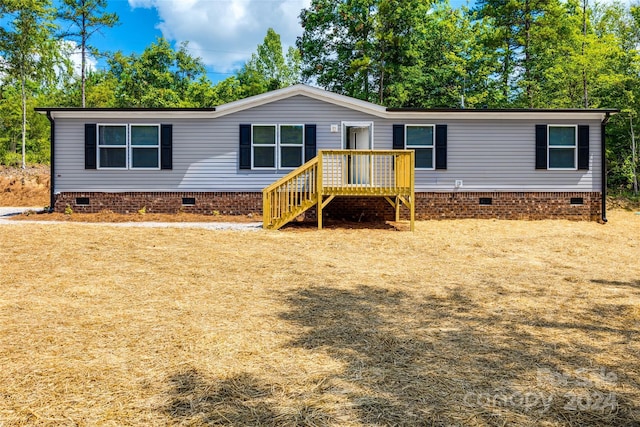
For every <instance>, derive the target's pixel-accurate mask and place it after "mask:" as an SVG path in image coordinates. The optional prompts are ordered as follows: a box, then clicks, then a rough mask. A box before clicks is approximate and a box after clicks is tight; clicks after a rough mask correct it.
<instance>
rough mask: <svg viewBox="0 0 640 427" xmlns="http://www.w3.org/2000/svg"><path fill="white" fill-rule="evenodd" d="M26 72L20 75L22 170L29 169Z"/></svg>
mask: <svg viewBox="0 0 640 427" xmlns="http://www.w3.org/2000/svg"><path fill="white" fill-rule="evenodd" d="M26 80H27V79H26V76H25V75H24V71H22V73H20V86H21V90H22V169H26V168H27V89H26V86H27V81H26Z"/></svg>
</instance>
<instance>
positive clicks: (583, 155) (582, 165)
mask: <svg viewBox="0 0 640 427" xmlns="http://www.w3.org/2000/svg"><path fill="white" fill-rule="evenodd" d="M602 155H603V156H604V153H602ZM578 169H584V170H589V126H587V125H579V126H578Z"/></svg>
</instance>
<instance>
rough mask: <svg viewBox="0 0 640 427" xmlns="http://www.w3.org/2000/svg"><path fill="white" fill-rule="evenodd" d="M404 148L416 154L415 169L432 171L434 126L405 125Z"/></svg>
mask: <svg viewBox="0 0 640 427" xmlns="http://www.w3.org/2000/svg"><path fill="white" fill-rule="evenodd" d="M405 132H406V135H405V148H407V149H413V150H415V153H416V169H434V158H435V150H434V137H435V132H434V126H433V125H406V127H405Z"/></svg>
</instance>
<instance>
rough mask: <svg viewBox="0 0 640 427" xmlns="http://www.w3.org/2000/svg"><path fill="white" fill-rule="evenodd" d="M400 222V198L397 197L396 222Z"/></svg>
mask: <svg viewBox="0 0 640 427" xmlns="http://www.w3.org/2000/svg"><path fill="white" fill-rule="evenodd" d="M398 221H400V196H396V222H398Z"/></svg>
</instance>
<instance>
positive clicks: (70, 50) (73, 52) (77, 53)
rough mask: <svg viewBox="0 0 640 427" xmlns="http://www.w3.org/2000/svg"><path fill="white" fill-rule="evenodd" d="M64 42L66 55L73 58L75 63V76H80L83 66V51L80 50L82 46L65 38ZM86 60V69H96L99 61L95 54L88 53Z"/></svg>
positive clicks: (72, 61)
mask: <svg viewBox="0 0 640 427" xmlns="http://www.w3.org/2000/svg"><path fill="white" fill-rule="evenodd" d="M62 43H63V46H62V48H63V49H64V52H65V55H66V56H67V58H68V59H70V60H71V64H72V65H73V75H74V77H77V78H80V75H81V67H82V52H81V50H80V46H78V44H77V43H76V42H75V41H72V40H64V41H63V42H62ZM85 60H86V61H87V63H86V68H85V70H86V71H87V72H89V71H95V70H96V67H97V65H98V61H97V60H96V59H95V58H94V57H93V56H91V55H89V53H87V56H86V58H85Z"/></svg>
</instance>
